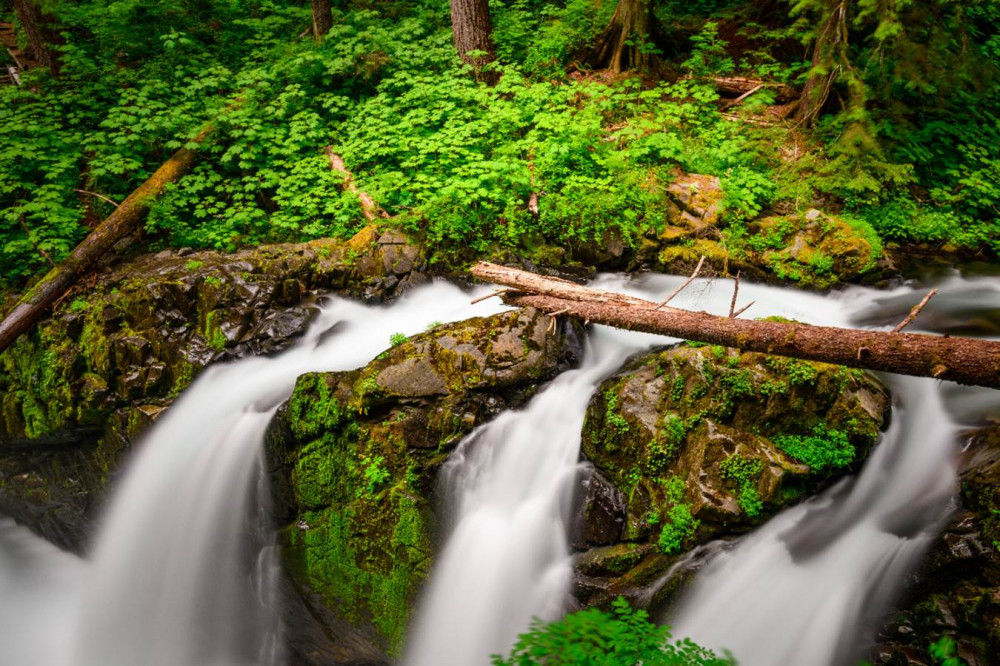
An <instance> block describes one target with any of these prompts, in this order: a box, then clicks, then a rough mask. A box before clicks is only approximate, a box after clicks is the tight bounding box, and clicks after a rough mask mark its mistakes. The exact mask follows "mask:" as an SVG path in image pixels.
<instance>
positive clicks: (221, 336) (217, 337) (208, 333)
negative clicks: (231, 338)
mask: <svg viewBox="0 0 1000 666" xmlns="http://www.w3.org/2000/svg"><path fill="white" fill-rule="evenodd" d="M221 315H222V311H221V310H211V311H209V313H208V314H206V315H205V326H204V328H203V329H202V332H203V334H204V336H205V344H206V345H208V346H209V347H210V348H211V349H214V350H215V351H222V350H223V349H225V348H226V343H227V342H228V340H227V339H226V334H225V333H223V332H222V329H221V328H220V327H219V321H218V320H219V318H220V316H221Z"/></svg>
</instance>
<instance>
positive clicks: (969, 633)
mask: <svg viewBox="0 0 1000 666" xmlns="http://www.w3.org/2000/svg"><path fill="white" fill-rule="evenodd" d="M966 440H967V441H966V446H965V447H964V450H963V452H962V455H961V458H960V459H959V474H960V478H961V483H962V488H961V494H960V495H959V503H960V505H959V507H958V509H957V510H956V512H955V514H954V515H953V516H952V518H951V520H950V521H949V523H948V525H947V526H946V527H945V529H944V531H943V532H942V534H941V536H940V537H939V538H938V540H937V541H936V542H935V544H934V546H933V547H932V548H931V551H930V553H928V555H927V557H926V558H925V559H924V562H923V564H922V565H921V567H920V570H919V571H918V572H917V575H916V576H915V577H914V579H913V580H914V583H913V584H912V585H911V587H910V589H909V590H908V591H907V593H906V596H905V598H904V599H903V601H902V603H901V604H900V608H899V610H898V611H896V612H895V613H893V614H892V615H891V616H890V617H889V619H888V621H887V622H886V625H885V627H884V628H883V629H882V631H881V633H880V635H879V644H878V646H877V647H876V648H875V649H874V650H873V651H872V654H871V656H870V657H869V660H870V661H871V662H872V663H874V664H885V665H887V666H888V665H890V664H892V665H896V664H898V665H900V666H906V665H907V664H930V663H941V662H942V661H943V659H940V658H934V657H932V653H931V645H932V644H936V646H937V650H938V652H939V654H938V657H940V653H941V652H942V651H944V652H950V653H951V656H953V657H959V658H961V659H962V660H964V663H966V664H969V665H970V666H990V665H992V664H995V663H997V661H996V660H997V656H998V655H1000V426H996V425H993V426H989V427H987V428H984V429H982V430H980V431H978V432H975V433H971V434H969V435H967V437H966Z"/></svg>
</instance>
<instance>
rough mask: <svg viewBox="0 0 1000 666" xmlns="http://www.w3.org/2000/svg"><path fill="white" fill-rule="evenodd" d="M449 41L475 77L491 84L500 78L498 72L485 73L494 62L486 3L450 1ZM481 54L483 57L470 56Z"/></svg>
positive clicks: (478, 0) (488, 6)
mask: <svg viewBox="0 0 1000 666" xmlns="http://www.w3.org/2000/svg"><path fill="white" fill-rule="evenodd" d="M451 29H452V41H453V42H454V44H455V49H456V50H457V51H458V55H459V57H461V58H462V62H465V63H466V64H468V65H472V69H473V71H474V72H475V75H476V78H477V79H479V80H480V81H484V82H486V83H488V84H490V85H493V84H494V83H496V82H497V81H498V80H499V78H500V76H499V74H498V73H497V72H494V71H491V70H484V67H485V66H486V65H488V64H490V63H492V62H493V61H494V60H496V58H497V56H496V48H495V47H494V46H493V23H492V22H491V21H490V3H489V0H451ZM472 52H481V53H483V54H484V55H477V56H474V57H473V56H470V55H468V54H469V53H472Z"/></svg>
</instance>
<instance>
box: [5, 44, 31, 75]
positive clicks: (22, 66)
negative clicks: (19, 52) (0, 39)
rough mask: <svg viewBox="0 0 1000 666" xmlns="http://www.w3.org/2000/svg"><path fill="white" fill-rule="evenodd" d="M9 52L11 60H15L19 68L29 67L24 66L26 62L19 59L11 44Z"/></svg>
mask: <svg viewBox="0 0 1000 666" xmlns="http://www.w3.org/2000/svg"><path fill="white" fill-rule="evenodd" d="M7 54H8V55H9V56H10V58H11V60H13V61H14V64H15V65H17V68H18V69H19V70H21V71H24V70H25V69H27V68H26V67H25V66H24V64H23V63H22V62H21V61H20V60H18V59H17V56H16V55H15V54H14V51H13V50H12V49H11V48H10V47H9V46H8V47H7Z"/></svg>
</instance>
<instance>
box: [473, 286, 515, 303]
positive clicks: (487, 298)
mask: <svg viewBox="0 0 1000 666" xmlns="http://www.w3.org/2000/svg"><path fill="white" fill-rule="evenodd" d="M508 291H513V290H512V289H497V290H496V291H494V292H493V293H490V294H486V295H485V296H480V297H479V298H476V299H473V300H472V301H471V302H470V303H469V305H475V304H476V303H482V302H483V301H486V300H489V299H491V298H493V297H494V296H499V295H500V294H506V293H507V292H508Z"/></svg>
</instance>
